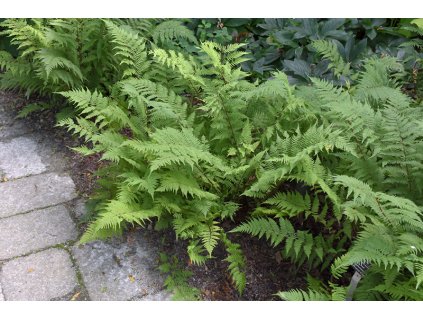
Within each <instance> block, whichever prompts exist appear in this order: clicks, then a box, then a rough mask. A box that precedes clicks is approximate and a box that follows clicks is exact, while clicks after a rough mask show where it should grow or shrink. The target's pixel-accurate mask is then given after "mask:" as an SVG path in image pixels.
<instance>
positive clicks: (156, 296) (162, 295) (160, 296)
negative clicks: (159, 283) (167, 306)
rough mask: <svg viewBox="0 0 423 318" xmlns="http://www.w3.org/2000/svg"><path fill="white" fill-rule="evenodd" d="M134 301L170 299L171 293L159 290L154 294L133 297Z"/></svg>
mask: <svg viewBox="0 0 423 318" xmlns="http://www.w3.org/2000/svg"><path fill="white" fill-rule="evenodd" d="M133 300H135V301H169V300H172V295H171V294H170V293H169V292H168V291H166V290H161V291H159V292H158V293H156V294H152V295H147V296H145V297H137V298H136V299H133Z"/></svg>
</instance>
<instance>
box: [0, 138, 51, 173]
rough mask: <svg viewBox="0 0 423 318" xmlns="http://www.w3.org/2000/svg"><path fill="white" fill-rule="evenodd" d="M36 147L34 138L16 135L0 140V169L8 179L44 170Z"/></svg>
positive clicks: (44, 167)
mask: <svg viewBox="0 0 423 318" xmlns="http://www.w3.org/2000/svg"><path fill="white" fill-rule="evenodd" d="M38 148H39V147H38V145H37V143H36V142H35V140H33V139H31V138H28V137H18V138H15V139H12V140H10V141H4V142H0V169H1V170H2V171H3V173H4V175H5V176H6V177H7V178H9V179H15V178H21V177H25V176H29V175H34V174H40V173H42V172H44V171H46V166H45V165H44V163H43V162H42V160H41V157H40V155H39V153H38V151H39V149H38Z"/></svg>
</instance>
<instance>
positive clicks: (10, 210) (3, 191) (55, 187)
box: [0, 173, 77, 218]
mask: <svg viewBox="0 0 423 318" xmlns="http://www.w3.org/2000/svg"><path fill="white" fill-rule="evenodd" d="M76 196H77V194H76V192H75V184H74V183H73V181H72V179H71V178H70V177H69V176H68V175H58V174H56V173H45V174H40V175H36V176H31V177H26V178H22V179H17V180H12V181H7V182H1V183H0V198H1V200H0V218H2V217H6V216H11V215H15V214H19V213H23V212H27V211H31V210H35V209H40V208H44V207H48V206H52V205H56V204H59V203H63V202H67V201H70V200H72V199H74V198H76Z"/></svg>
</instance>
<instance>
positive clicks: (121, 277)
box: [72, 240, 163, 300]
mask: <svg viewBox="0 0 423 318" xmlns="http://www.w3.org/2000/svg"><path fill="white" fill-rule="evenodd" d="M72 252H73V254H74V256H75V259H76V262H77V265H78V267H79V269H80V271H81V273H82V277H83V280H84V283H85V286H86V288H87V290H88V293H89V295H90V298H91V300H130V299H132V298H134V297H136V296H140V297H146V296H149V295H154V294H157V293H158V292H160V291H161V290H162V286H163V281H162V278H161V277H160V274H159V273H158V271H157V269H156V267H157V263H156V260H157V251H156V250H155V249H154V247H152V246H151V245H149V244H147V242H144V241H142V240H137V241H134V242H132V243H128V242H123V241H118V240H115V241H112V242H110V241H109V242H102V241H97V242H93V243H89V244H86V245H83V246H79V247H78V246H76V247H74V248H73V250H72Z"/></svg>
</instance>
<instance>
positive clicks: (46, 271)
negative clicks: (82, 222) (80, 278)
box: [0, 249, 77, 300]
mask: <svg viewBox="0 0 423 318" xmlns="http://www.w3.org/2000/svg"><path fill="white" fill-rule="evenodd" d="M0 278H1V283H2V286H3V292H4V296H5V298H6V300H50V299H52V298H58V297H62V296H64V295H66V294H69V293H71V292H72V291H73V290H74V289H75V287H76V286H77V279H76V274H75V270H74V268H73V266H72V262H71V260H70V257H69V255H68V253H67V252H66V251H64V250H60V249H49V250H46V251H42V252H39V253H36V254H31V255H29V256H25V257H20V258H17V259H14V260H11V261H9V262H7V263H5V264H4V265H3V269H2V272H1V277H0Z"/></svg>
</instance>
